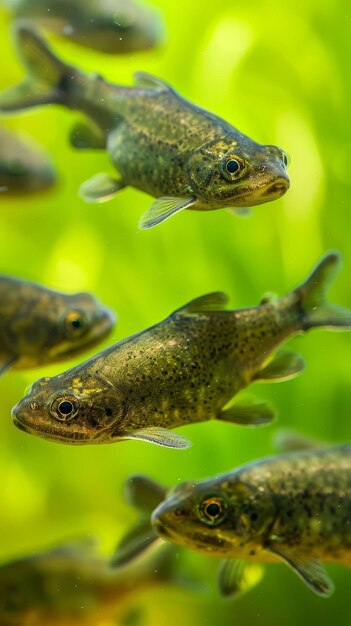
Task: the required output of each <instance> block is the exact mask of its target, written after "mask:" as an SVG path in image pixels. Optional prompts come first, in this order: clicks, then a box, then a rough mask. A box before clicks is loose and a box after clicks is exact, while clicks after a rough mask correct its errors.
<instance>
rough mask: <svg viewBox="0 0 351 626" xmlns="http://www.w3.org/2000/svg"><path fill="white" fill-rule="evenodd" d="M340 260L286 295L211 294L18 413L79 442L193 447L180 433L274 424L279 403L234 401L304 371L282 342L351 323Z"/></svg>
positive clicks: (54, 384) (41, 392)
mask: <svg viewBox="0 0 351 626" xmlns="http://www.w3.org/2000/svg"><path fill="white" fill-rule="evenodd" d="M339 266H340V256H339V254H338V253H336V252H330V253H328V254H326V255H325V256H324V257H323V258H322V259H321V260H320V262H319V264H318V265H317V267H316V268H315V269H314V270H313V271H312V274H311V275H310V276H309V277H308V278H307V280H306V281H305V282H304V283H303V284H302V285H300V286H298V287H297V288H296V289H294V290H293V291H291V292H289V293H288V294H287V295H286V296H284V297H282V298H280V299H278V298H276V299H274V298H273V297H272V296H271V297H269V298H267V297H265V298H264V299H263V302H262V303H261V304H259V305H258V306H256V307H252V308H247V309H239V310H233V311H228V310H225V307H226V304H227V301H228V298H227V296H226V295H225V294H224V293H221V292H219V293H211V294H207V295H205V296H202V297H200V298H197V299H195V300H193V301H191V302H189V303H188V304H186V305H185V306H183V307H181V308H180V309H177V310H176V311H175V312H174V313H172V314H171V315H170V316H169V317H168V318H166V319H165V320H163V321H161V322H159V323H157V324H155V325H154V326H152V327H151V328H148V329H146V330H144V331H142V332H140V333H137V334H135V335H132V336H131V337H128V338H126V339H124V340H122V341H120V342H118V343H117V344H114V345H112V346H110V347H109V348H107V349H106V350H103V351H102V352H100V353H99V354H97V355H95V356H93V357H92V358H90V359H88V360H87V361H85V362H83V363H81V364H80V365H78V366H77V367H74V368H73V369H69V370H68V371H66V372H63V373H62V374H58V375H57V376H53V377H51V378H49V377H47V378H42V379H39V380H38V381H36V382H35V383H33V385H32V387H31V389H30V391H29V393H28V394H27V395H26V396H25V397H24V398H23V399H22V400H20V401H19V402H18V403H17V404H16V406H15V407H14V408H13V410H12V418H13V422H14V424H15V425H16V426H17V427H18V428H20V429H21V430H23V431H25V432H27V433H30V434H35V435H37V436H40V437H43V438H45V439H48V440H52V441H56V442H61V443H66V444H67V443H69V444H79V445H82V444H102V443H112V442H115V441H121V440H125V439H137V440H138V439H139V440H142V441H147V442H149V443H153V444H158V445H161V446H166V447H170V448H185V447H188V446H189V445H190V442H189V440H188V439H186V438H185V437H183V435H180V434H178V433H175V432H173V431H172V430H171V429H173V428H176V427H178V426H184V425H186V424H192V423H196V422H204V421H207V420H213V419H215V420H220V421H222V422H226V423H228V422H229V423H234V424H239V425H242V426H258V425H261V424H262V425H263V424H268V423H269V422H271V421H272V419H273V418H274V415H275V413H274V410H273V409H272V407H271V406H270V405H269V404H267V403H266V402H263V401H261V400H256V399H254V398H249V399H247V398H242V399H240V398H239V399H238V400H237V401H234V403H232V400H233V398H234V397H235V396H236V395H237V394H238V393H239V391H241V390H242V389H245V388H246V387H248V385H250V383H252V382H254V381H271V382H274V381H276V382H279V381H284V380H289V379H291V378H294V377H295V376H297V375H298V374H299V373H300V372H301V371H302V370H303V368H304V360H303V359H302V357H301V356H300V355H298V354H295V353H293V352H288V351H285V350H280V351H278V348H279V346H280V344H281V343H283V342H284V341H285V340H286V339H288V338H289V337H291V336H294V335H296V334H297V333H301V332H305V331H307V330H309V329H311V328H314V327H317V328H320V327H327V328H336V329H338V328H339V329H340V330H342V329H345V328H347V329H350V327H351V311H350V310H348V309H344V308H341V307H339V306H337V305H334V304H330V303H329V302H327V300H326V292H327V290H328V287H329V285H330V283H331V282H332V281H333V279H334V277H335V275H336V273H337V271H338V269H339Z"/></svg>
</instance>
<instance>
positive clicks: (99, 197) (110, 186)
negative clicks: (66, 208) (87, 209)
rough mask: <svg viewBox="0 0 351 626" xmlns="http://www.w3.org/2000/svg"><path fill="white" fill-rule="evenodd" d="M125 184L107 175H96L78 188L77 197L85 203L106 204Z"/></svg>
mask: <svg viewBox="0 0 351 626" xmlns="http://www.w3.org/2000/svg"><path fill="white" fill-rule="evenodd" d="M123 187H125V184H124V183H123V181H122V180H118V179H116V178H112V176H108V174H96V176H93V178H90V179H89V180H87V181H85V183H83V184H82V185H81V186H80V189H79V196H80V197H81V198H82V200H85V202H106V201H107V200H110V199H111V198H113V196H115V195H116V193H117V192H118V191H120V189H123Z"/></svg>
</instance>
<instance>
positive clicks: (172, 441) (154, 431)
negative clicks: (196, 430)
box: [126, 426, 192, 449]
mask: <svg viewBox="0 0 351 626" xmlns="http://www.w3.org/2000/svg"><path fill="white" fill-rule="evenodd" d="M126 438H127V439H139V440H140V441H147V442H149V443H154V444H156V445H157V446H163V447H165V448H178V449H184V448H189V447H190V446H191V445H192V444H191V442H190V441H189V439H186V438H185V437H183V436H182V435H178V433H174V432H173V431H171V430H168V429H167V428H161V427H158V426H148V427H147V428H141V429H140V430H136V431H134V432H132V433H128V435H127V437H126Z"/></svg>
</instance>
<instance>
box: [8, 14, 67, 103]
mask: <svg viewBox="0 0 351 626" xmlns="http://www.w3.org/2000/svg"><path fill="white" fill-rule="evenodd" d="M15 42H16V45H17V48H18V53H19V56H20V58H21V60H22V62H23V65H24V67H25V68H26V69H27V72H28V74H27V76H26V78H25V79H24V80H23V81H22V82H21V83H19V84H18V85H14V86H13V87H10V88H9V89H7V90H6V91H4V92H3V93H1V94H0V112H1V113H5V112H12V111H22V110H24V109H28V108H31V107H34V106H38V105H41V104H51V103H58V104H64V103H65V100H66V90H67V84H68V81H69V78H70V77H72V75H73V74H74V73H75V70H74V68H71V67H70V66H69V65H67V64H66V63H63V62H62V61H60V59H58V58H57V57H56V56H55V55H54V54H53V52H52V51H51V50H50V48H49V47H48V46H47V44H46V42H45V41H44V39H42V38H41V37H40V35H39V34H38V33H37V32H36V31H35V30H34V29H33V28H32V27H31V26H29V25H28V24H27V23H26V22H24V21H21V22H19V23H18V24H17V26H16V28H15Z"/></svg>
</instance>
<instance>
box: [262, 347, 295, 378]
mask: <svg viewBox="0 0 351 626" xmlns="http://www.w3.org/2000/svg"><path fill="white" fill-rule="evenodd" d="M304 367H305V361H304V360H303V358H302V356H300V354H296V353H295V352H286V351H285V350H281V351H280V352H278V354H277V355H276V356H275V357H274V359H273V360H272V361H270V363H268V365H266V367H263V368H262V369H261V370H260V371H259V372H258V373H257V374H256V376H255V380H262V381H265V380H269V381H270V382H277V383H279V382H281V381H283V380H291V379H292V378H295V377H296V376H298V375H299V374H301V372H302V370H303V369H304Z"/></svg>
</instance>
